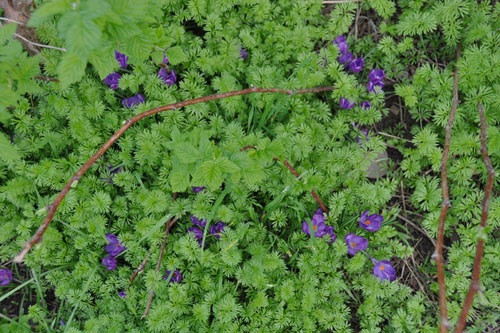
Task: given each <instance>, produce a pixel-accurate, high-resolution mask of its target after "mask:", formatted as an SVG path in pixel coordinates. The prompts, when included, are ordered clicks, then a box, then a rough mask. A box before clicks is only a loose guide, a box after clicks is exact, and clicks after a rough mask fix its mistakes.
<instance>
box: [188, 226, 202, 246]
mask: <svg viewBox="0 0 500 333" xmlns="http://www.w3.org/2000/svg"><path fill="white" fill-rule="evenodd" d="M187 232H188V234H192V235H193V236H194V238H196V240H197V241H198V244H200V246H201V242H202V240H203V231H201V230H200V229H198V228H196V227H191V228H188V230H187Z"/></svg>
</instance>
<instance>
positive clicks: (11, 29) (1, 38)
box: [0, 23, 17, 46]
mask: <svg viewBox="0 0 500 333" xmlns="http://www.w3.org/2000/svg"><path fill="white" fill-rule="evenodd" d="M16 29H17V24H14V23H9V24H4V25H2V26H0V45H2V46H3V45H4V44H5V43H6V42H8V41H10V40H12V36H13V35H14V34H15V33H16Z"/></svg>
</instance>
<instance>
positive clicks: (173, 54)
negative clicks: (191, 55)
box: [165, 46, 188, 65]
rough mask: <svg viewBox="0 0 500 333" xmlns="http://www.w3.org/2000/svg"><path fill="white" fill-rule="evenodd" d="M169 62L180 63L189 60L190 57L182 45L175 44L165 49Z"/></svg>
mask: <svg viewBox="0 0 500 333" xmlns="http://www.w3.org/2000/svg"><path fill="white" fill-rule="evenodd" d="M165 54H166V55H167V58H168V62H169V63H170V64H172V65H177V64H180V63H182V62H184V61H187V60H188V57H187V56H186V54H185V53H184V51H183V50H182V48H181V47H180V46H174V47H171V48H169V49H168V50H166V51H165Z"/></svg>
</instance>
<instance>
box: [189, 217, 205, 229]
mask: <svg viewBox="0 0 500 333" xmlns="http://www.w3.org/2000/svg"><path fill="white" fill-rule="evenodd" d="M189 218H190V219H191V222H193V224H194V225H195V226H198V227H200V228H205V226H206V225H207V220H202V219H199V218H197V217H196V216H194V215H191V216H190V217H189Z"/></svg>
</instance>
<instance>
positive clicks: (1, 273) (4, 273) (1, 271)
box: [0, 268, 12, 286]
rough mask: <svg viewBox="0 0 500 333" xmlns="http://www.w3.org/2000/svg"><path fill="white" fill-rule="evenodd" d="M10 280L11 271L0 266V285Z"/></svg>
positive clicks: (6, 283)
mask: <svg viewBox="0 0 500 333" xmlns="http://www.w3.org/2000/svg"><path fill="white" fill-rule="evenodd" d="M10 281H12V272H11V271H10V269H7V268H0V286H6V285H8V284H9V283H10Z"/></svg>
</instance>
